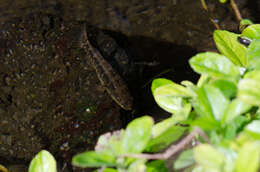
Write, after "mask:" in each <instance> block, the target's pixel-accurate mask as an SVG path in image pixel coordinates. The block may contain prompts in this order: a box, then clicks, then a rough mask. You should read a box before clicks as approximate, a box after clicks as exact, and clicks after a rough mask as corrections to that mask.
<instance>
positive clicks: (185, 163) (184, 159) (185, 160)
mask: <svg viewBox="0 0 260 172" xmlns="http://www.w3.org/2000/svg"><path fill="white" fill-rule="evenodd" d="M194 163H195V160H194V158H193V151H192V149H189V150H186V151H183V152H182V153H181V154H180V156H179V157H178V159H177V160H176V161H175V163H174V169H175V170H180V169H183V168H187V167H189V166H191V165H193V164H194Z"/></svg>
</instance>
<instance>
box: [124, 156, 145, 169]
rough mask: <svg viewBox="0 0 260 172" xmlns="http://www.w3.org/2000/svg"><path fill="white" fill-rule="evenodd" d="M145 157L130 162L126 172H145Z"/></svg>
mask: <svg viewBox="0 0 260 172" xmlns="http://www.w3.org/2000/svg"><path fill="white" fill-rule="evenodd" d="M146 161H147V160H145V159H138V160H136V161H134V162H133V163H131V165H130V166H129V167H128V169H127V172H137V171H138V172H146V166H145V162H146Z"/></svg>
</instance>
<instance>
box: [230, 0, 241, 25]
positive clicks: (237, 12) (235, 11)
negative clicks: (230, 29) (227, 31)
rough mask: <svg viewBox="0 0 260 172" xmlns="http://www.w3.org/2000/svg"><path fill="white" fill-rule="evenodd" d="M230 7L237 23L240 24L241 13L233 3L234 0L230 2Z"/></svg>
mask: <svg viewBox="0 0 260 172" xmlns="http://www.w3.org/2000/svg"><path fill="white" fill-rule="evenodd" d="M230 5H231V7H232V9H233V10H234V13H235V16H236V19H237V21H238V22H240V21H241V20H242V16H241V13H240V12H239V9H238V7H237V4H236V3H235V1H234V0H230Z"/></svg>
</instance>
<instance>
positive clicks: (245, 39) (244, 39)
mask: <svg viewBox="0 0 260 172" xmlns="http://www.w3.org/2000/svg"><path fill="white" fill-rule="evenodd" d="M237 40H238V42H240V43H241V44H243V45H245V46H248V45H249V44H250V43H251V42H252V40H251V39H248V38H245V37H240V36H239V37H237Z"/></svg>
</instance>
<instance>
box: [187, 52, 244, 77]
mask: <svg viewBox="0 0 260 172" xmlns="http://www.w3.org/2000/svg"><path fill="white" fill-rule="evenodd" d="M189 63H190V65H191V67H192V69H193V70H194V71H195V72H197V73H199V74H202V75H203V74H204V75H209V76H211V77H213V78H222V79H227V80H229V79H230V78H232V79H237V77H239V75H240V72H239V68H238V66H235V65H234V64H233V63H232V62H231V61H230V60H228V59H227V58H226V57H225V56H223V55H220V54H218V53H213V52H205V53H199V54H197V55H196V56H193V57H192V58H191V59H190V60H189Z"/></svg>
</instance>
